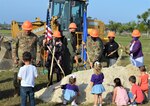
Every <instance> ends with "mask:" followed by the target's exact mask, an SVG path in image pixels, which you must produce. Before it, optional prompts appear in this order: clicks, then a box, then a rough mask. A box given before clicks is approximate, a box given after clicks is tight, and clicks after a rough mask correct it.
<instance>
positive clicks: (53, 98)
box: [35, 65, 140, 104]
mask: <svg viewBox="0 0 150 106" xmlns="http://www.w3.org/2000/svg"><path fill="white" fill-rule="evenodd" d="M102 72H103V74H104V76H105V78H104V82H103V85H104V87H105V89H106V91H105V92H104V93H103V99H104V102H105V103H110V102H111V98H112V91H113V87H112V86H109V85H108V84H113V80H114V79H115V78H116V77H119V78H120V79H121V81H122V84H123V86H124V87H125V88H126V89H127V90H129V89H130V88H131V85H130V83H129V80H128V79H129V76H131V75H135V76H136V77H138V76H139V74H140V72H139V70H138V68H137V67H134V66H132V65H128V66H126V67H122V66H117V65H114V66H112V67H109V68H103V69H102ZM73 74H74V75H76V77H77V82H76V84H77V85H78V86H79V90H80V92H81V95H80V96H79V98H78V102H79V103H81V104H87V103H93V95H92V94H91V91H90V89H89V84H90V79H91V75H92V74H93V71H92V69H91V70H85V71H78V72H75V73H73ZM68 79H69V76H66V77H64V78H63V79H62V80H61V82H59V83H56V84H54V85H52V86H50V87H48V88H43V89H41V90H40V91H38V92H36V93H35V97H36V98H39V99H41V100H43V101H45V102H57V103H60V102H62V89H57V90H55V91H53V88H54V87H56V86H58V85H63V84H66V83H68Z"/></svg>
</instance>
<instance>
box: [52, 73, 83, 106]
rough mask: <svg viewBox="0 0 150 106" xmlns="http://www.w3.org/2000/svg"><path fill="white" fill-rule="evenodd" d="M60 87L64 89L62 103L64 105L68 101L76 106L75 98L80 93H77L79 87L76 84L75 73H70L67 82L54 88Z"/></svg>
mask: <svg viewBox="0 0 150 106" xmlns="http://www.w3.org/2000/svg"><path fill="white" fill-rule="evenodd" d="M60 87H61V88H62V89H64V92H63V99H64V101H63V104H64V105H66V104H67V103H68V102H71V105H72V106H78V105H77V104H76V99H77V96H79V95H80V93H79V88H78V86H77V85H76V76H75V75H71V76H70V78H69V84H65V85H61V86H58V87H55V88H54V90H55V89H58V88H60Z"/></svg>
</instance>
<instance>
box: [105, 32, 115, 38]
mask: <svg viewBox="0 0 150 106" xmlns="http://www.w3.org/2000/svg"><path fill="white" fill-rule="evenodd" d="M107 37H115V32H113V31H109V32H108V35H107Z"/></svg>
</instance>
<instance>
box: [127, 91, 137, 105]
mask: <svg viewBox="0 0 150 106" xmlns="http://www.w3.org/2000/svg"><path fill="white" fill-rule="evenodd" d="M128 96H129V99H130V100H131V99H133V94H132V92H128ZM131 104H132V105H135V104H137V103H136V101H134V102H132V103H131Z"/></svg>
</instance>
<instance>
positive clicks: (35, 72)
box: [34, 67, 38, 78]
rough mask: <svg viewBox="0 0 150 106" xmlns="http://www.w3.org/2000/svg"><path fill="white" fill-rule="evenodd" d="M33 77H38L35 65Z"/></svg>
mask: <svg viewBox="0 0 150 106" xmlns="http://www.w3.org/2000/svg"><path fill="white" fill-rule="evenodd" d="M34 77H35V78H37V77H38V72H37V69H36V67H34Z"/></svg>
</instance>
